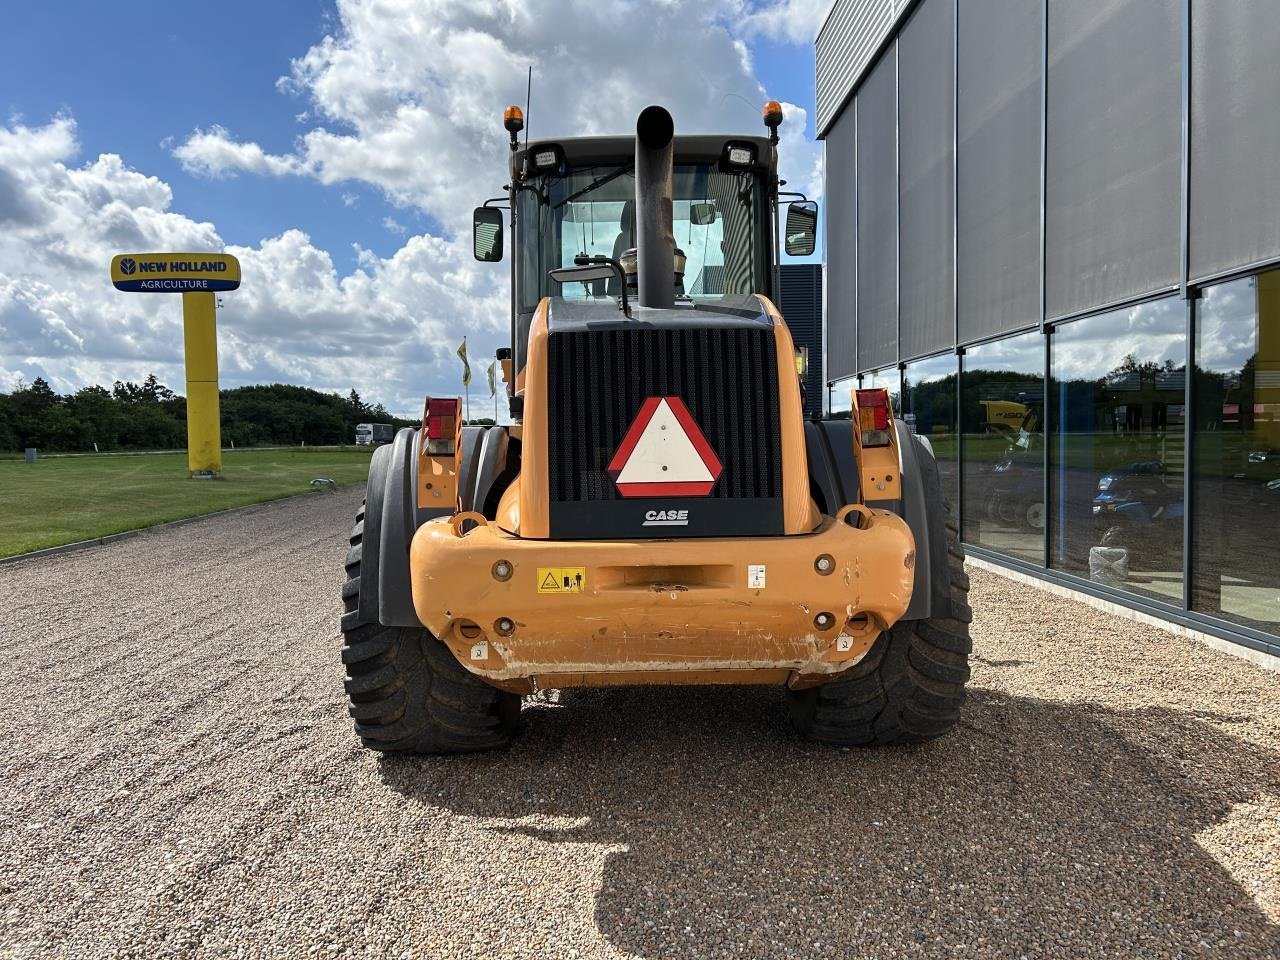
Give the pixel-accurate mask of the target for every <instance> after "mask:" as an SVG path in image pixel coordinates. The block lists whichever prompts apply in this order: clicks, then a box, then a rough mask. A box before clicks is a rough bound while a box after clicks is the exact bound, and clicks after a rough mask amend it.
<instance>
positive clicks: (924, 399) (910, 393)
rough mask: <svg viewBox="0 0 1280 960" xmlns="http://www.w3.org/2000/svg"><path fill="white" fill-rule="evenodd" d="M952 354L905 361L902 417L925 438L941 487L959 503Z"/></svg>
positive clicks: (954, 359) (955, 367)
mask: <svg viewBox="0 0 1280 960" xmlns="http://www.w3.org/2000/svg"><path fill="white" fill-rule="evenodd" d="M958 374H959V362H958V358H957V357H956V355H955V354H947V355H945V356H941V357H930V358H928V359H926V360H917V361H915V362H914V363H908V364H907V365H906V367H905V368H904V369H903V371H902V419H903V421H904V422H905V423H906V424H907V428H908V429H909V430H911V431H913V432H915V433H917V434H919V435H920V436H922V437H927V438H928V439H929V443H930V444H931V445H932V446H933V455H934V456H935V457H936V458H937V460H938V473H939V474H940V475H941V478H942V490H943V493H944V494H946V496H947V497H949V498H950V500H951V502H952V503H953V504H957V505H958V500H957V498H958V496H959V491H960V485H959V472H960V457H959V450H958V444H957V442H956V377H957V376H958Z"/></svg>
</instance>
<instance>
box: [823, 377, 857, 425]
mask: <svg viewBox="0 0 1280 960" xmlns="http://www.w3.org/2000/svg"><path fill="white" fill-rule="evenodd" d="M827 389H828V400H827V403H828V404H829V407H828V409H829V410H830V413H831V418H832V419H833V420H848V419H849V415H850V413H851V412H852V410H853V391H854V390H857V389H858V378H857V377H846V378H845V379H843V380H837V381H835V382H834V383H833V384H831V386H830V387H828V388H827Z"/></svg>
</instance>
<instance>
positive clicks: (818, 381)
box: [778, 263, 825, 416]
mask: <svg viewBox="0 0 1280 960" xmlns="http://www.w3.org/2000/svg"><path fill="white" fill-rule="evenodd" d="M778 309H779V310H781V311H782V316H783V317H784V318H786V321H787V328H788V329H789V330H790V331H791V338H792V339H793V340H794V341H795V344H796V347H797V349H798V348H801V347H804V348H806V349H807V350H808V353H809V370H808V373H806V374H805V378H804V381H803V382H804V412H805V416H809V415H811V414H815V413H816V414H821V413H822V398H823V396H824V390H825V384H824V383H823V382H822V264H820V263H784V264H783V265H782V290H781V292H780V295H779V302H778Z"/></svg>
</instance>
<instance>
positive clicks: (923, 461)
mask: <svg viewBox="0 0 1280 960" xmlns="http://www.w3.org/2000/svg"><path fill="white" fill-rule="evenodd" d="M895 424H896V426H897V428H898V441H899V445H898V456H899V459H900V461H901V476H902V499H901V500H883V501H875V502H874V503H873V506H875V507H879V508H882V509H888V510H892V511H893V512H894V513H896V514H898V516H900V517H902V519H904V520H905V521H906V522H907V526H908V527H909V528H910V529H911V534H912V536H913V537H914V538H915V542H916V565H915V580H916V585H915V590H914V591H913V593H912V595H911V603H910V604H908V606H907V612H906V613H905V614H903V617H902V619H903V620H927V619H929V618H930V617H931V616H932V615H933V612H934V611H935V610H936V611H939V612H940V613H943V614H945V613H946V611H948V610H950V603H951V580H950V572H949V570H948V569H947V520H946V511H945V509H944V507H943V496H942V481H941V480H940V479H939V476H938V463H937V461H936V460H935V459H934V457H933V454H932V453H931V452H930V451H929V449H928V447H926V446H925V444H924V443H922V442H921V441H920V440H919V439H918V438H917V437H916V436H915V435H914V434H912V433H911V432H910V431H909V430H908V429H907V425H906V424H905V423H903V422H902V421H901V420H897V421H895ZM805 452H806V455H807V459H808V462H809V490H810V493H811V495H812V496H813V499H814V502H815V503H817V505H818V509H819V510H820V511H822V513H824V514H826V515H828V516H834V515H835V512H836V511H837V510H839V509H840V507H842V506H844V505H845V504H847V503H853V502H855V501H856V500H857V499H858V488H859V477H858V462H857V458H856V457H855V456H854V454H853V423H852V421H850V420H818V421H814V420H810V421H807V422H806V423H805Z"/></svg>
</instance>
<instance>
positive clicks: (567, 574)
mask: <svg viewBox="0 0 1280 960" xmlns="http://www.w3.org/2000/svg"><path fill="white" fill-rule="evenodd" d="M586 588H587V568H586V567H539V568H538V592H539V593H579V594H580V593H582V592H583V591H584V590H585V589H586Z"/></svg>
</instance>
